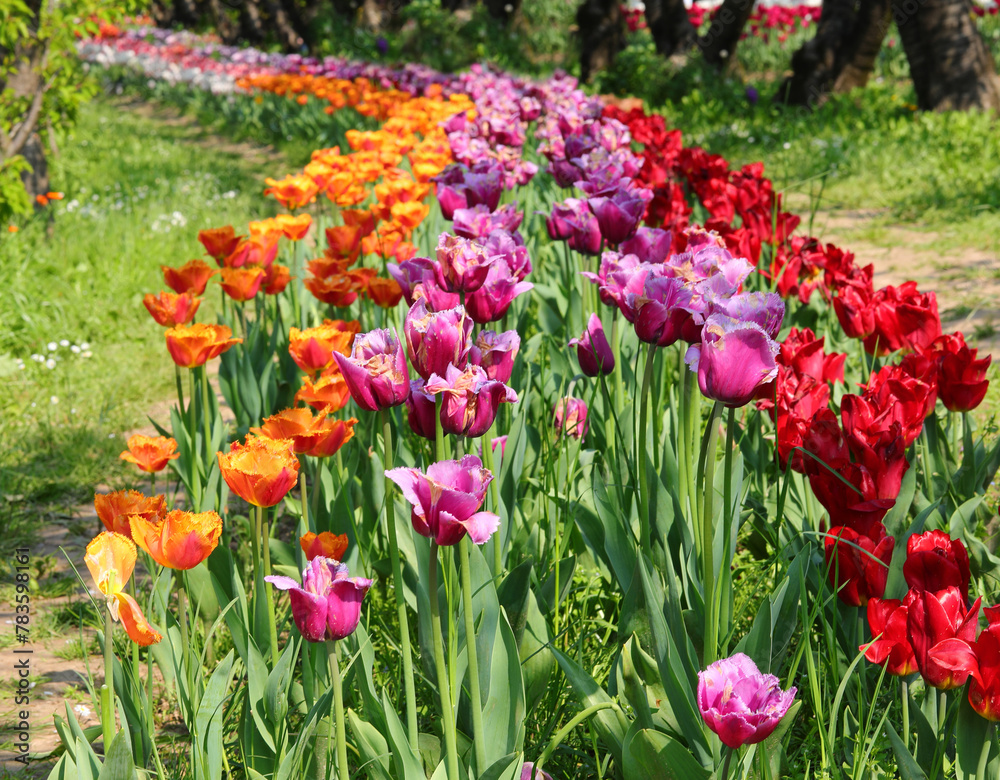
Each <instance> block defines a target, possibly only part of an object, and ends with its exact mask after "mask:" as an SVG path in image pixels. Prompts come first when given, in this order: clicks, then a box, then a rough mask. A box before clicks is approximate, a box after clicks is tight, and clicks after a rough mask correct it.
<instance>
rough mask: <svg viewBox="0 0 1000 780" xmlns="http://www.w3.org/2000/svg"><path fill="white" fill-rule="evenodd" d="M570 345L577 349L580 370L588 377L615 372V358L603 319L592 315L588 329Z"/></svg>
mask: <svg viewBox="0 0 1000 780" xmlns="http://www.w3.org/2000/svg"><path fill="white" fill-rule="evenodd" d="M569 345H570V346H571V347H576V358H577V360H579V361H580V370H581V371H582V372H583V373H584V374H586V375H587V376H600V375H601V374H610V373H611V372H613V371H614V370H615V356H614V353H613V352H612V351H611V345H610V344H609V343H608V339H607V337H606V336H605V335H604V325H602V324H601V318H600V317H598V316H597V314H591V315H590V319H589V320H587V329H586V330H585V331H584V332H583V333H582V334H581V336H580V338H578V339H570V342H569Z"/></svg>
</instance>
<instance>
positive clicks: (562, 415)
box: [552, 396, 590, 441]
mask: <svg viewBox="0 0 1000 780" xmlns="http://www.w3.org/2000/svg"><path fill="white" fill-rule="evenodd" d="M552 425H553V427H554V428H555V429H556V435H557V436H559V435H562V434H564V433H565V434H566V435H567V436H572V437H573V438H574V439H576V440H578V441H579V440H582V439H583V437H584V436H586V435H587V431H589V430H590V423H588V422H587V404H586V403H584V402H583V401H582V400H581V399H579V398H572V397H569V396H567V397H566V398H560V399H559V400H558V401H556V403H555V406H553V407H552Z"/></svg>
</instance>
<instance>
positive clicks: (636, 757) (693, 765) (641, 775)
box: [622, 723, 712, 780]
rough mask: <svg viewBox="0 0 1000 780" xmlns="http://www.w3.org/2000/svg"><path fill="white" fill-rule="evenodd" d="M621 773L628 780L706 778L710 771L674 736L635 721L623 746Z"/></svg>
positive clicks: (695, 779)
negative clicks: (645, 726) (639, 724)
mask: <svg viewBox="0 0 1000 780" xmlns="http://www.w3.org/2000/svg"><path fill="white" fill-rule="evenodd" d="M622 753H623V762H624V763H623V765H622V773H623V774H624V775H625V777H627V778H629V780H708V778H709V777H711V776H712V773H711V772H710V771H709V770H707V769H705V768H704V767H703V766H702V765H701V764H699V763H698V762H697V761H696V760H695V758H694V757H693V756H692V755H691V752H690V751H689V750H688V749H687V748H686V747H684V746H683V745H682V744H681V743H680V742H678V741H677V740H676V739H674V738H673V737H670V736H668V735H666V734H664V733H662V732H659V731H654V730H653V729H641V728H639V727H638V724H637V723H633V724H632V727H631V728H630V729H629V730H628V733H627V734H626V735H625V742H624V744H623V745H622Z"/></svg>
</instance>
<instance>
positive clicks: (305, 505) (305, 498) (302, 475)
mask: <svg viewBox="0 0 1000 780" xmlns="http://www.w3.org/2000/svg"><path fill="white" fill-rule="evenodd" d="M299 490H300V491H301V494H302V525H303V527H304V528H305V529H306V531H311V530H312V528H310V527H309V491H308V489H307V487H306V470H305V469H304V468H303V469H300V470H299Z"/></svg>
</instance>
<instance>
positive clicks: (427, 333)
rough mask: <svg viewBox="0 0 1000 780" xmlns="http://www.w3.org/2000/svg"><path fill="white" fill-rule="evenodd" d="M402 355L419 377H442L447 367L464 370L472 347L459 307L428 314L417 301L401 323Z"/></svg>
mask: <svg viewBox="0 0 1000 780" xmlns="http://www.w3.org/2000/svg"><path fill="white" fill-rule="evenodd" d="M403 336H404V338H405V339H406V354H407V357H409V358H410V364H411V365H412V366H413V368H414V370H415V371H416V372H417V373H418V374H420V376H421V377H423V378H424V379H427V378H429V377H430V375H431V374H443V373H444V372H445V371H446V370H447V368H448V365H449V364H453V365H455V366H458V368H464V367H465V364H466V362H467V357H468V354H469V349H470V347H472V339H471V338H470V337H471V336H472V319H471V318H470V317H469V315H468V314H466V311H465V309H464V308H463V307H462V306H456V307H455V308H454V309H446V310H444V311H438V312H435V311H429V310H428V308H427V304H426V302H425V301H424V300H423V299H422V298H420V299H418V300H417V302H416V303H414V304H413V306H411V307H410V310H409V311H408V312H407V313H406V319H405V320H404V322H403Z"/></svg>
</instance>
